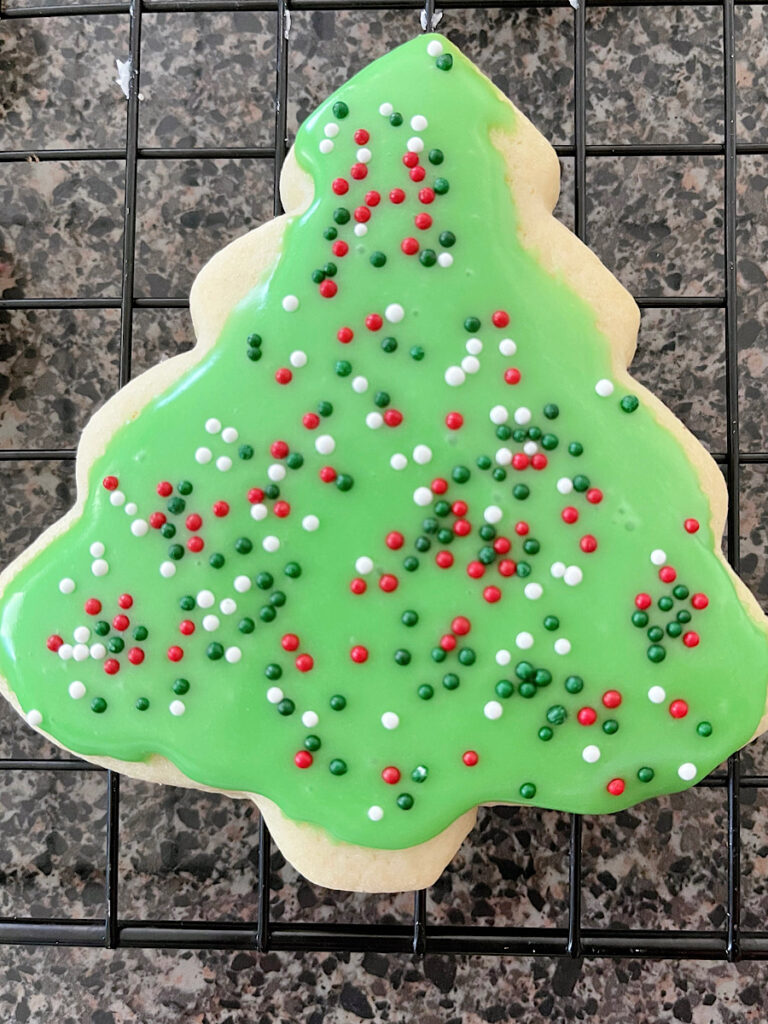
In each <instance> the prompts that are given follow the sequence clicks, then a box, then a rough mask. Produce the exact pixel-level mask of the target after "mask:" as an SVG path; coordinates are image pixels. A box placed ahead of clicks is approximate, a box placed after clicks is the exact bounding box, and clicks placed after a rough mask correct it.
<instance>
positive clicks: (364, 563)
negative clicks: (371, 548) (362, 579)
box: [355, 555, 373, 576]
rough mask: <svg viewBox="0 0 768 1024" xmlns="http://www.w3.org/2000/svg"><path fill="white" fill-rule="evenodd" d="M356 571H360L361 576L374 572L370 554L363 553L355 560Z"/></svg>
mask: <svg viewBox="0 0 768 1024" xmlns="http://www.w3.org/2000/svg"><path fill="white" fill-rule="evenodd" d="M355 572H359V573H360V575H361V576H367V575H368V573H369V572H373V559H372V558H369V557H368V555H361V556H360V557H359V558H358V559H357V561H356V562H355Z"/></svg>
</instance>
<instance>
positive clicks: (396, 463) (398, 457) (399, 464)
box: [389, 452, 408, 470]
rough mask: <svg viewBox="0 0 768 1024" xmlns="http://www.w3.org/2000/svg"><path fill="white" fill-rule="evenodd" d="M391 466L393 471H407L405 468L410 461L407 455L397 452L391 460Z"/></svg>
mask: <svg viewBox="0 0 768 1024" xmlns="http://www.w3.org/2000/svg"><path fill="white" fill-rule="evenodd" d="M389 464H390V466H391V467H392V469H397V470H400V469H405V467H406V466H407V465H408V459H407V458H406V457H405V455H403V453H402V452H395V454H394V455H393V456H392V458H391V459H390V460H389Z"/></svg>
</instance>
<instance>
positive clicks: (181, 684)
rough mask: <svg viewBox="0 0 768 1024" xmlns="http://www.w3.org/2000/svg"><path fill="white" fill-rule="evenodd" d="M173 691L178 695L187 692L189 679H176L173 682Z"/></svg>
mask: <svg viewBox="0 0 768 1024" xmlns="http://www.w3.org/2000/svg"><path fill="white" fill-rule="evenodd" d="M173 692H174V693H177V694H178V695H179V696H180V697H181V696H182V694H185V693H188V692H189V680H188V679H176V680H174V683H173Z"/></svg>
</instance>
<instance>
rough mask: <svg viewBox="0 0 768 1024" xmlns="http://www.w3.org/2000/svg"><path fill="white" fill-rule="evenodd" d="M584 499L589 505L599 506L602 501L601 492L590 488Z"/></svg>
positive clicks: (595, 488)
mask: <svg viewBox="0 0 768 1024" xmlns="http://www.w3.org/2000/svg"><path fill="white" fill-rule="evenodd" d="M586 497H587V501H588V502H589V503H590V504H591V505H599V504H600V502H601V501H602V500H603V492H602V491H601V490H600V488H599V487H590V488H589V490H588V491H587V495H586Z"/></svg>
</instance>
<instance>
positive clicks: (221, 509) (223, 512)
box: [213, 494, 264, 519]
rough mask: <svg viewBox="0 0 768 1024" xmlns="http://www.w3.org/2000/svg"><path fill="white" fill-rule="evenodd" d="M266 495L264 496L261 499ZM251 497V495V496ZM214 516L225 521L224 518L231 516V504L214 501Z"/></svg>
mask: <svg viewBox="0 0 768 1024" xmlns="http://www.w3.org/2000/svg"><path fill="white" fill-rule="evenodd" d="M263 496H264V495H263V494H262V495H261V497H263ZM249 497H250V495H249ZM213 514H214V515H215V516H217V517H218V518H219V519H223V518H224V516H227V515H229V504H228V502H226V501H214V503H213Z"/></svg>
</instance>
